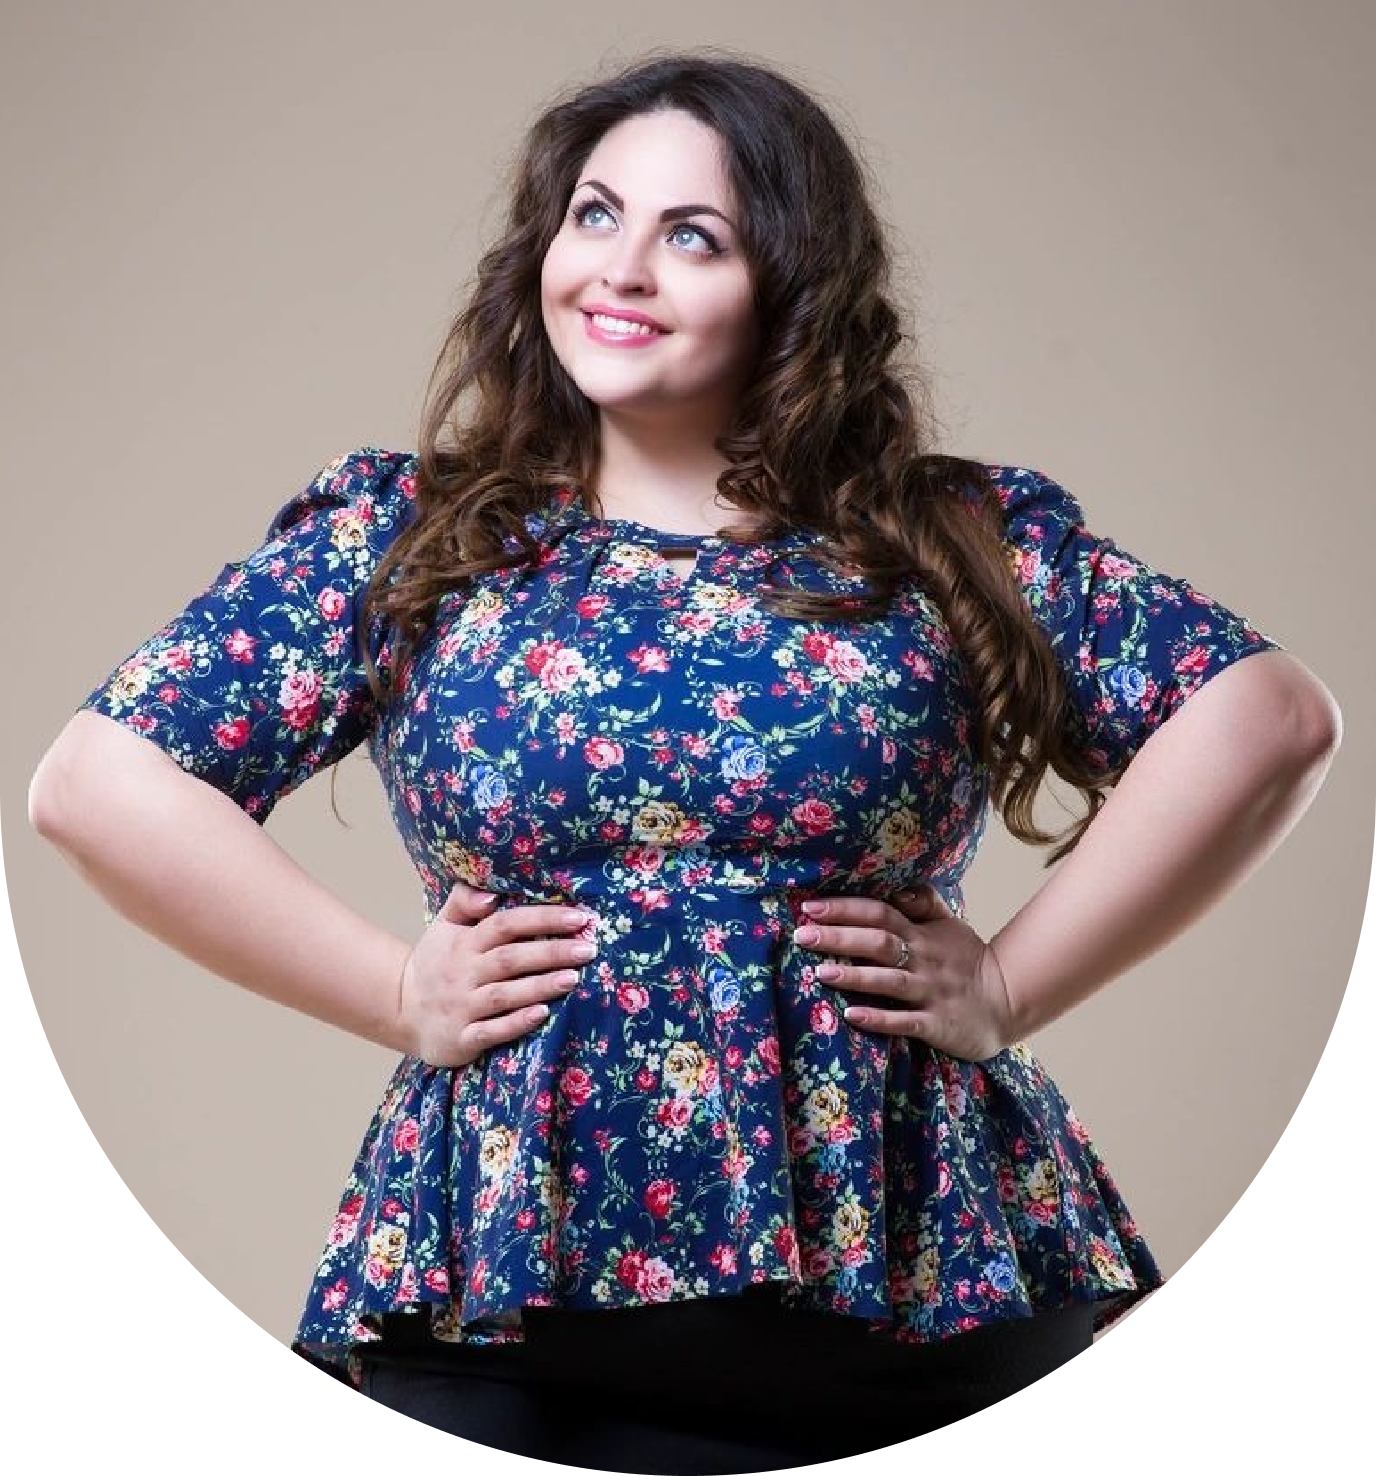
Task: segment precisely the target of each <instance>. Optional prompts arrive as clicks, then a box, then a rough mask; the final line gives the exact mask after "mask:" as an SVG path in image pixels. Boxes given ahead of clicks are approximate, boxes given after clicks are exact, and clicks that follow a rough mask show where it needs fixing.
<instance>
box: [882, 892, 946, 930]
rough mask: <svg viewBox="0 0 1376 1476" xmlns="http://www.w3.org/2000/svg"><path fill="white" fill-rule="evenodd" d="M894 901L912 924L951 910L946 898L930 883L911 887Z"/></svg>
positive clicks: (900, 893)
mask: <svg viewBox="0 0 1376 1476" xmlns="http://www.w3.org/2000/svg"><path fill="white" fill-rule="evenodd" d="M893 900H894V905H895V906H896V907H897V908H898V910H899V911H900V912H901V913H902V914H903V916H904V917H906V918H908V919H909V920H910V921H912V922H921V921H922V920H923V919H924V918H930V917H937V916H939V915H940V914H942V913H943V912H944V913H949V912H950V910H951V909H950V908H949V907H948V906H947V905H946V899H945V897H943V896H942V895H941V893H940V892H939V891H938V890H937V889H936V888H935V887H934V886H932V884H931V883H930V882H924V883H923V884H922V885H921V886H920V887H909V888H907V889H905V890H904V891H902V892H899V893H898V894H897V895H896V896H895V897H894V899H893Z"/></svg>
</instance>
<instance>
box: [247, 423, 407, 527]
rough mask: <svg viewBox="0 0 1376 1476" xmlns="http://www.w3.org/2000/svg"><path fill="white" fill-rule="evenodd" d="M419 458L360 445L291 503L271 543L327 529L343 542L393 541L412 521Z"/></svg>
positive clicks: (277, 518)
mask: <svg viewBox="0 0 1376 1476" xmlns="http://www.w3.org/2000/svg"><path fill="white" fill-rule="evenodd" d="M415 466H416V456H415V453H414V452H411V451H389V450H385V449H383V448H382V447H379V446H359V447H356V448H355V449H354V450H352V451H345V452H342V453H341V454H340V455H338V456H336V457H335V458H334V460H333V461H330V462H328V463H327V464H326V465H325V466H323V467H322V468H321V469H320V471H319V472H317V473H316V476H315V478H314V480H313V481H312V482H311V483H310V484H309V485H308V486H307V487H306V488H304V490H302V491H300V492H298V493H296V495H295V496H293V497H291V498H289V499H288V500H287V501H286V502H285V503H284V504H283V505H282V506H281V507H280V508H279V509H278V510H277V512H276V514H275V515H274V516H273V518H272V521H271V522H270V523H269V525H268V531H267V535H266V536H267V539H268V540H269V541H272V540H274V539H279V538H282V537H283V536H284V535H286V534H287V533H288V532H289V531H292V532H294V533H296V534H299V535H305V534H310V533H313V532H316V531H317V530H318V529H320V528H321V527H322V526H328V527H329V528H330V529H332V530H337V531H338V532H339V533H340V535H341V537H342V538H343V540H345V541H346V542H347V541H348V540H350V539H353V540H361V541H363V542H372V541H374V540H375V539H376V538H377V537H379V536H382V537H386V538H390V537H391V536H392V535H394V534H395V533H397V532H399V531H400V529H401V527H402V526H403V525H404V524H405V523H406V522H407V521H409V520H410V518H411V516H412V513H413V511H414V504H415V496H416V477H415Z"/></svg>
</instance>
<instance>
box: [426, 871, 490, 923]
mask: <svg viewBox="0 0 1376 1476" xmlns="http://www.w3.org/2000/svg"><path fill="white" fill-rule="evenodd" d="M496 900H497V894H496V893H495V892H488V891H481V890H479V888H477V887H475V886H473V885H472V883H471V882H466V881H464V880H463V879H462V878H460V879H459V880H458V881H457V882H455V884H454V886H453V887H452V888H451V889H450V892H449V895H448V896H447V897H446V898H445V899H444V905H443V906H442V907H441V908H440V910H439V916H440V917H442V918H443V919H444V920H445V922H454V923H473V922H477V921H478V920H479V919H480V918H484V917H486V916H487V914H488V913H489V912H490V911H491V909H492V904H493V903H494V902H495V901H496Z"/></svg>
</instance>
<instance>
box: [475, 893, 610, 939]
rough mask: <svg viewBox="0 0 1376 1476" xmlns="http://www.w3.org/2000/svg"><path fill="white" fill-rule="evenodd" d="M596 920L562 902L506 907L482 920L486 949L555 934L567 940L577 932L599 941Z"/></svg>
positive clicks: (482, 936)
mask: <svg viewBox="0 0 1376 1476" xmlns="http://www.w3.org/2000/svg"><path fill="white" fill-rule="evenodd" d="M596 929H597V919H596V918H595V917H594V916H593V914H592V913H590V912H588V911H587V910H586V909H585V908H582V907H569V906H567V905H565V904H563V903H560V902H529V903H526V904H525V905H524V906H521V907H504V908H502V910H501V911H500V912H494V913H492V914H491V915H490V916H489V917H486V918H484V919H483V922H482V927H481V932H480V936H481V940H482V943H483V946H484V947H485V948H497V947H500V946H501V945H502V944H504V943H510V942H514V941H517V940H520V939H523V938H530V937H547V936H548V935H549V934H551V933H554V934H557V935H559V936H566V935H568V934H570V933H573V932H577V933H579V934H581V935H583V936H585V937H588V938H595V937H596Z"/></svg>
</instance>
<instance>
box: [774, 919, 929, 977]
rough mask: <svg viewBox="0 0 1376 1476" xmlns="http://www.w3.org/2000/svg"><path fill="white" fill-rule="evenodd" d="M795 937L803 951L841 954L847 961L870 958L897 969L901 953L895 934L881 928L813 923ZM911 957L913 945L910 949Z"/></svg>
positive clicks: (795, 934) (910, 945)
mask: <svg viewBox="0 0 1376 1476" xmlns="http://www.w3.org/2000/svg"><path fill="white" fill-rule="evenodd" d="M793 937H794V939H795V941H796V942H798V943H799V944H801V946H802V947H804V948H806V949H808V950H809V951H810V952H812V953H840V954H844V955H845V956H846V957H847V958H870V959H873V960H874V961H875V962H876V963H879V964H887V965H888V966H889V967H890V968H892V967H893V966H894V962H893V961H894V955H895V954H896V953H897V951H898V944H897V943H896V942H895V934H894V933H893V932H892V931H890V930H888V929H882V928H850V927H836V926H832V925H828V926H827V927H819V926H818V925H817V924H816V923H810V924H808V925H807V926H805V927H801V928H798V929H797V930H796V931H795V932H794V934H793ZM908 951H909V957H910V958H911V956H912V954H913V952H914V945H913V944H911V943H910V944H909V945H908Z"/></svg>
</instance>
